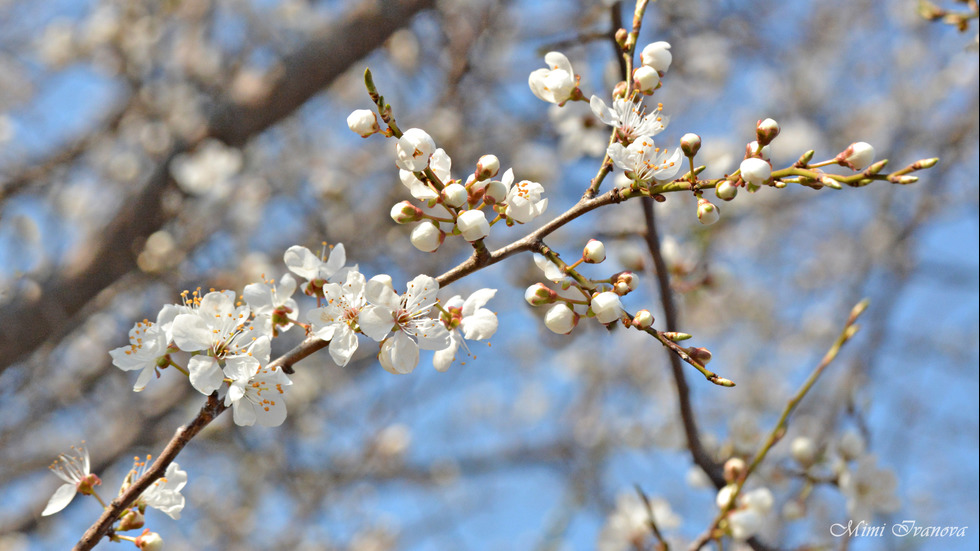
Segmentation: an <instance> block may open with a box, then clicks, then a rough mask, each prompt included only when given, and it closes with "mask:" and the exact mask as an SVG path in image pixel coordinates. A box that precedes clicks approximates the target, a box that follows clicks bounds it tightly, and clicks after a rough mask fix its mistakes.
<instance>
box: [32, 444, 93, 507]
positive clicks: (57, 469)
mask: <svg viewBox="0 0 980 551" xmlns="http://www.w3.org/2000/svg"><path fill="white" fill-rule="evenodd" d="M49 469H51V472H53V473H54V474H55V475H57V476H58V478H60V479H62V480H64V481H65V483H64V484H62V485H61V486H59V487H58V489H57V490H56V491H55V492H54V495H53V496H51V499H49V500H48V504H47V506H46V507H45V508H44V511H42V512H41V516H42V517H46V516H48V515H53V514H55V513H57V512H58V511H61V510H62V509H64V508H65V507H67V506H68V504H69V503H71V500H73V499H75V494H76V493H79V492H81V493H82V494H85V495H89V494H92V493H93V492H94V491H95V490H94V487H95V486H98V485H99V484H102V481H101V480H99V477H97V476H95V475H94V474H92V473H91V471H90V469H91V462H90V461H89V455H88V450H87V449H86V448H85V443H84V442H82V445H80V446H78V447H75V446H72V447H71V452H70V453H67V454H65V453H63V454H61V455H59V456H58V459H56V460H55V461H54V463H52V464H51V466H50V467H49Z"/></svg>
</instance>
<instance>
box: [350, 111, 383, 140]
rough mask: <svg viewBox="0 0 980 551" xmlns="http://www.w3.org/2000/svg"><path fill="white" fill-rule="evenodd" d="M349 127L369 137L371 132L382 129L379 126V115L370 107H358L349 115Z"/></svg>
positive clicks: (362, 135) (364, 136)
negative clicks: (369, 108)
mask: <svg viewBox="0 0 980 551" xmlns="http://www.w3.org/2000/svg"><path fill="white" fill-rule="evenodd" d="M347 127H348V128H350V129H351V130H352V131H354V132H356V133H358V134H360V135H361V137H362V138H367V137H368V136H370V135H371V134H374V133H375V132H377V131H379V130H381V128H380V127H379V126H378V117H377V115H375V114H374V111H370V110H368V109H357V110H355V111H354V112H353V113H351V114H350V115H348V116H347Z"/></svg>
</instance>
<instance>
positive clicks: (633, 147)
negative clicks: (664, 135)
mask: <svg viewBox="0 0 980 551" xmlns="http://www.w3.org/2000/svg"><path fill="white" fill-rule="evenodd" d="M606 153H607V154H608V155H609V158H610V159H612V161H613V163H614V164H615V165H616V166H617V167H619V168H620V169H622V170H624V171H626V175H627V176H629V177H630V178H632V179H634V180H639V181H641V182H650V181H651V180H654V179H656V180H669V179H671V178H673V177H674V174H677V171H678V170H679V169H680V167H681V163H680V160H681V156H682V155H681V150H680V149H675V150H674V152H673V153H670V154H668V151H667V150H661V149H660V148H659V147H657V146H656V144H654V143H653V138H651V137H649V136H641V137H639V138H637V139H636V141H634V142H633V143H631V144H630V145H629V146H627V147H624V146H623V144H620V143H614V144H612V145H610V146H609V148H608V149H606Z"/></svg>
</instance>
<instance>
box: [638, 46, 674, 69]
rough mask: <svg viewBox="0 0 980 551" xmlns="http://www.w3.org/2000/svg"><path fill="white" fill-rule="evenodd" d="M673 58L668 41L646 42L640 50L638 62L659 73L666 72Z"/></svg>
mask: <svg viewBox="0 0 980 551" xmlns="http://www.w3.org/2000/svg"><path fill="white" fill-rule="evenodd" d="M673 59H674V56H672V55H671V54H670V43H669V42H663V41H660V42H654V43H653V44H647V45H646V46H645V47H644V48H643V51H642V52H640V62H641V63H643V64H644V65H646V66H648V67H652V68H653V69H654V70H656V71H660V72H661V73H666V72H667V69H669V68H670V62H671V61H673Z"/></svg>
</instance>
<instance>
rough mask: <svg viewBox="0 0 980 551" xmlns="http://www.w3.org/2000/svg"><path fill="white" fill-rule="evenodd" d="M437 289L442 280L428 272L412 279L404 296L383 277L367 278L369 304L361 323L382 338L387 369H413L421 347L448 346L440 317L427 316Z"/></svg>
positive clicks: (381, 357)
mask: <svg viewBox="0 0 980 551" xmlns="http://www.w3.org/2000/svg"><path fill="white" fill-rule="evenodd" d="M438 292H439V282H437V281H436V280H435V278H432V277H430V276H427V275H419V276H416V277H415V279H413V280H412V281H410V282H409V283H408V290H407V291H405V294H403V295H402V296H398V295H397V294H395V292H394V290H393V289H392V288H391V286H390V284H385V283H384V282H382V281H381V280H378V279H376V278H372V279H371V280H370V281H368V283H367V286H366V287H365V292H364V295H365V297H366V298H367V300H368V302H370V304H368V305H367V306H365V307H364V309H363V310H362V311H361V314H360V317H359V323H360V327H361V331H363V332H364V334H365V335H367V336H368V337H371V338H372V339H374V340H376V341H379V342H381V351H380V352H379V354H378V359H379V360H380V361H381V365H382V367H384V368H385V369H386V370H387V371H390V372H392V373H397V374H404V373H411V372H412V371H413V370H414V369H415V366H416V365H418V361H419V348H423V349H425V350H443V349H445V348H446V347H448V346H449V339H450V337H449V331H447V330H446V328H445V327H444V326H443V325H442V323H440V322H439V321H438V320H435V319H432V318H429V317H426V316H427V315H428V313H429V310H431V309H432V307H433V306H434V305H435V302H436V294H437V293H438ZM392 332H393V334H392ZM389 334H391V336H389ZM382 341H383V342H382Z"/></svg>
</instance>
